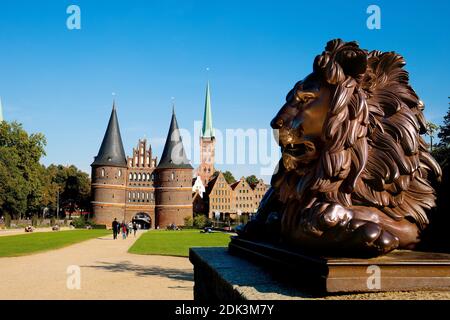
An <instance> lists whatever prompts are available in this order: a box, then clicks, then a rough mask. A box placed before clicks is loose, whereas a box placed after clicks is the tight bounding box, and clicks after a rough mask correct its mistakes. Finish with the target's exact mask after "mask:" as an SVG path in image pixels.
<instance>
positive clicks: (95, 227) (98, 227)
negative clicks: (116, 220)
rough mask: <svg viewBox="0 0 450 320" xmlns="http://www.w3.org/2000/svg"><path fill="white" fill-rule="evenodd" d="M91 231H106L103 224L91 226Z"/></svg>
mask: <svg viewBox="0 0 450 320" xmlns="http://www.w3.org/2000/svg"><path fill="white" fill-rule="evenodd" d="M91 227H92V229H97V230H105V229H106V225H104V224H91Z"/></svg>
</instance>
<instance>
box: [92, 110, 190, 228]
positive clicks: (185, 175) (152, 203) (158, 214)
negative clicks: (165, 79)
mask: <svg viewBox="0 0 450 320" xmlns="http://www.w3.org/2000/svg"><path fill="white" fill-rule="evenodd" d="M91 167H92V209H93V214H94V221H95V222H96V223H97V224H104V225H106V226H108V227H110V226H111V222H112V221H113V220H114V218H117V220H118V221H122V220H125V221H127V222H129V221H133V220H135V221H137V222H138V223H140V224H141V226H142V227H143V228H156V227H158V226H159V227H160V228H164V227H166V226H168V225H170V224H176V225H182V224H184V219H185V218H186V217H192V173H193V168H192V166H191V165H190V163H189V160H188V159H187V157H186V153H185V151H184V147H183V142H182V139H181V136H180V133H179V127H178V123H177V119H176V115H175V111H173V112H172V119H171V122H170V127H169V131H168V134H167V139H166V143H165V146H164V150H163V153H162V156H161V159H160V161H159V163H158V164H157V158H156V157H154V158H153V155H152V149H151V146H149V147H148V148H147V141H146V140H139V143H138V146H137V148H136V149H134V150H133V154H132V156H131V157H128V158H127V157H126V156H125V151H124V148H123V144H122V138H121V135H120V129H119V121H118V119H117V111H116V108H115V105H114V104H113V110H112V112H111V117H110V119H109V123H108V127H107V129H106V133H105V136H104V138H103V142H102V144H101V147H100V150H99V152H98V155H97V156H96V157H95V159H94V162H93V163H92V164H91Z"/></svg>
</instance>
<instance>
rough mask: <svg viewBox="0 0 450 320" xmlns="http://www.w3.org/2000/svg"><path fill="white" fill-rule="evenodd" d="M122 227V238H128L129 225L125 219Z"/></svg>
mask: <svg viewBox="0 0 450 320" xmlns="http://www.w3.org/2000/svg"><path fill="white" fill-rule="evenodd" d="M120 227H121V229H122V239H123V240H125V239H126V238H127V225H126V224H125V221H124V222H122V224H121V226H120Z"/></svg>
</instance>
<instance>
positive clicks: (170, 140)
mask: <svg viewBox="0 0 450 320" xmlns="http://www.w3.org/2000/svg"><path fill="white" fill-rule="evenodd" d="M157 168H158V169H166V168H167V169H169V168H173V169H193V168H192V166H191V165H190V163H189V160H188V158H187V157H186V153H185V152H184V147H183V141H182V139H181V135H180V129H179V128H178V122H177V117H176V116H175V110H173V111H172V120H171V121H170V127H169V132H168V133H167V138H166V144H165V145H164V151H163V153H162V156H161V160H160V161H159V164H158V167H157Z"/></svg>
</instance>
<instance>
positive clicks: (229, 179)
mask: <svg viewBox="0 0 450 320" xmlns="http://www.w3.org/2000/svg"><path fill="white" fill-rule="evenodd" d="M223 177H224V178H225V180H226V182H227V183H228V184H232V183H235V182H236V179H235V178H234V176H233V174H232V173H231V172H230V171H225V172H224V173H223Z"/></svg>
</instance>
